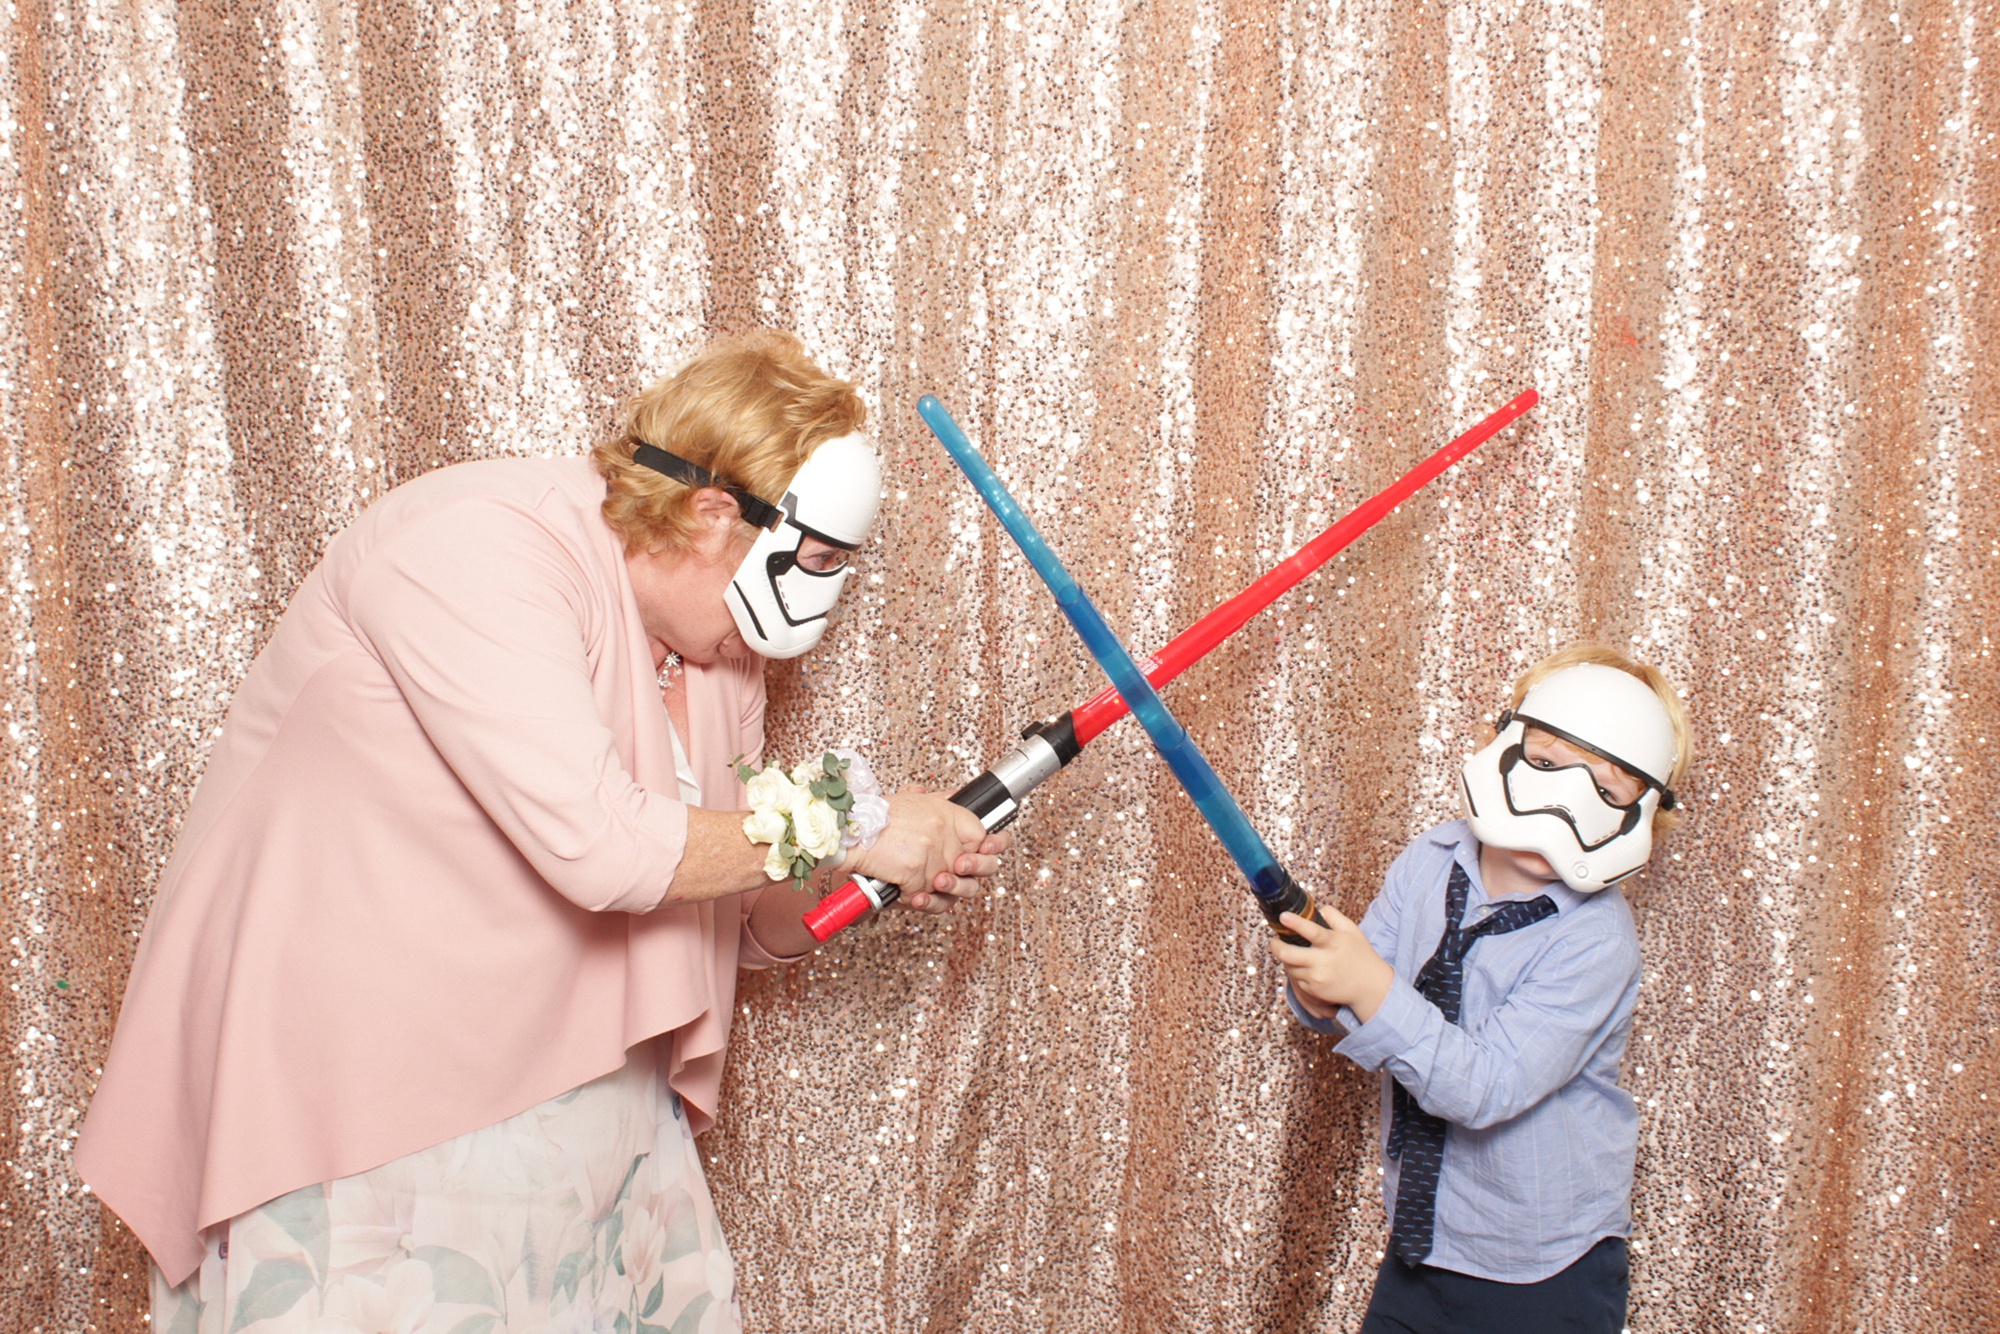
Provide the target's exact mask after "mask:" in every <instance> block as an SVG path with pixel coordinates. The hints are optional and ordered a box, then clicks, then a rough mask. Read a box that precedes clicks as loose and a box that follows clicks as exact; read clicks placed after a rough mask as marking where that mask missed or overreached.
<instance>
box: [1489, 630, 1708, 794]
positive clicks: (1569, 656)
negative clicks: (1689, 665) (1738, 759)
mask: <svg viewBox="0 0 2000 1334" xmlns="http://www.w3.org/2000/svg"><path fill="white" fill-rule="evenodd" d="M1584 663H1592V664H1595V665H1596V666H1599V667H1615V668H1617V669H1618V670H1619V671H1621V672H1624V673H1625V674H1626V675H1627V676H1635V677H1637V678H1639V680H1641V681H1643V682H1645V683H1646V685H1647V687H1648V688H1649V689H1651V690H1652V692H1653V694H1654V695H1656V696H1657V697H1658V698H1659V701H1660V707H1662V708H1664V709H1665V710H1666V711H1667V720H1668V721H1669V722H1670V723H1672V724H1673V729H1674V768H1673V772H1672V773H1671V774H1668V775H1666V776H1665V777H1666V784H1667V786H1668V787H1670V788H1673V789H1674V790H1675V795H1676V796H1678V795H1679V789H1680V785H1681V779H1682V778H1684V777H1686V776H1687V771H1688V766H1689V765H1690V764H1691V763H1693V761H1694V727H1693V725H1692V724H1690V723H1689V722H1688V716H1687V708H1686V706H1685V705H1683V704H1682V703H1681V697H1680V695H1679V694H1678V693H1677V692H1676V691H1675V690H1674V686H1673V683H1672V682H1671V681H1669V680H1667V678H1666V676H1665V674H1664V673H1662V672H1661V671H1660V669H1659V668H1657V667H1651V666H1648V665H1647V664H1645V663H1643V662H1638V661H1635V660H1633V659H1632V658H1628V657H1626V656H1625V655H1624V654H1623V653H1620V652H1619V651H1618V650H1617V649H1615V648H1609V647H1606V646H1605V645H1603V644H1572V645H1570V646H1569V647H1568V648H1566V649H1563V650H1562V651H1561V652H1558V653H1551V654H1550V655H1549V656H1548V657H1546V658H1543V659H1542V660H1541V661H1540V662H1538V663H1536V664H1535V665H1534V666H1532V667H1530V668H1529V669H1528V670H1527V671H1525V672H1522V673H1521V676H1520V679H1519V680H1517V681H1515V682H1514V698H1513V700H1512V701H1511V702H1510V703H1509V704H1508V708H1510V709H1518V708H1520V707H1521V701H1522V700H1524V699H1526V698H1527V697H1528V692H1529V691H1530V690H1532V689H1534V688H1535V685H1536V683H1538V682H1540V681H1542V680H1544V679H1546V678H1547V677H1550V676H1554V675H1555V674H1556V673H1557V672H1559V671H1561V670H1563V669H1564V668H1565V667H1577V666H1581V665H1582V664H1584ZM1633 776H1634V777H1635V778H1636V777H1637V776H1638V775H1636V774H1635V775H1633ZM1655 777H1658V775H1655ZM1680 822H1681V813H1680V810H1679V808H1678V806H1677V807H1676V809H1674V810H1671V811H1655V812H1654V813H1653V828H1654V829H1656V830H1666V829H1672V828H1673V827H1674V826H1675V825H1677V824H1679V823H1680Z"/></svg>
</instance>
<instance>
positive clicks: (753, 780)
mask: <svg viewBox="0 0 2000 1334" xmlns="http://www.w3.org/2000/svg"><path fill="white" fill-rule="evenodd" d="M791 785H792V781H791V780H790V779H789V778H786V777H785V774H784V771H783V770H782V769H775V768H773V769H766V770H764V771H763V772H762V773H755V774H752V775H750V778H749V781H747V782H746V783H744V784H743V796H744V799H745V800H747V801H748V802H749V803H750V804H751V805H752V806H755V807H756V808H757V809H758V810H773V811H781V812H783V811H789V810H791V807H790V806H789V805H786V804H784V803H783V798H784V795H785V792H786V791H787V789H789V788H790V787H791Z"/></svg>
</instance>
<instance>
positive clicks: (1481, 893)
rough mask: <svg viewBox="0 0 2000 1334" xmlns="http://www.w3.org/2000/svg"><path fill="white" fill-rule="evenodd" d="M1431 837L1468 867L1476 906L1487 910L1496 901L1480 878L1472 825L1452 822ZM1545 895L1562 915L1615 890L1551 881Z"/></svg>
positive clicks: (1431, 839)
mask: <svg viewBox="0 0 2000 1334" xmlns="http://www.w3.org/2000/svg"><path fill="white" fill-rule="evenodd" d="M1427 837H1428V838H1429V839H1430V841H1431V842H1433V843H1435V844H1437V845H1438V846H1439V847H1441V848H1449V849H1450V850H1451V859H1452V860H1453V861H1455V862H1457V863H1458V864H1459V865H1460V866H1463V867H1464V868H1465V874H1466V875H1467V876H1468V877H1470V879H1471V880H1472V891H1473V899H1472V903H1473V906H1474V907H1483V906H1486V905H1490V904H1491V903H1493V902H1494V900H1492V899H1490V898H1488V897H1487V894H1486V882H1485V881H1484V880H1483V879H1481V878H1480V875H1479V840H1478V839H1476V838H1474V837H1473V836H1472V826H1471V825H1469V824H1467V823H1466V822H1465V821H1464V820H1452V821H1450V822H1449V823H1447V824H1441V825H1439V826H1438V827H1437V828H1435V829H1433V830H1431V831H1430V833H1429V835H1428V836H1427ZM1542 892H1543V893H1544V894H1547V895H1548V896H1549V901H1550V902H1552V903H1554V904H1555V905H1556V912H1557V914H1558V915H1560V914H1562V913H1567V912H1573V911H1575V910H1576V909H1577V908H1580V907H1582V906H1583V905H1584V903H1586V902H1587V901H1589V900H1590V899H1594V898H1596V897H1597V895H1598V894H1609V893H1611V892H1612V891H1611V890H1610V889H1602V890H1599V891H1598V892H1597V894H1583V893H1579V892H1578V891H1576V890H1574V889H1571V888H1570V887H1569V886H1568V885H1566V884H1564V883H1563V882H1562V881H1560V880H1551V881H1549V882H1548V884H1547V885H1546V886H1545V887H1544V888H1543V890H1542ZM1533 898H1534V896H1533V895H1530V896H1529V897H1528V899H1526V900H1523V902H1532V901H1533Z"/></svg>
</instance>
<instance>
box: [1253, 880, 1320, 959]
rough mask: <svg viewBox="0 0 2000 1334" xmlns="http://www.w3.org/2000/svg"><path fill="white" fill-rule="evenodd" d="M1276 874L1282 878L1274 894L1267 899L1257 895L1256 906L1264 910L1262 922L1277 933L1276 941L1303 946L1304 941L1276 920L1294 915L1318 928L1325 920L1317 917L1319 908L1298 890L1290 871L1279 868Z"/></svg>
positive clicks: (1298, 887) (1307, 895)
mask: <svg viewBox="0 0 2000 1334" xmlns="http://www.w3.org/2000/svg"><path fill="white" fill-rule="evenodd" d="M1278 874H1279V875H1280V876H1281V877H1283V878H1282V879H1281V880H1280V881H1279V882H1278V884H1277V885H1276V886H1275V892H1273V893H1271V894H1270V895H1269V896H1268V897H1267V896H1266V895H1264V894H1262V893H1260V894H1258V895H1257V906H1258V907H1260V908H1262V909H1263V910H1264V920H1265V921H1267V922H1269V923H1270V924H1271V927H1272V929H1273V930H1275V931H1276V932H1277V933H1278V939H1280V940H1282V941H1284V942H1285V943H1286V944H1287V945H1303V944H1305V943H1306V942H1305V941H1303V940H1301V939H1300V938H1299V937H1298V936H1296V935H1293V934H1292V933H1291V932H1290V931H1287V930H1285V928H1283V927H1282V926H1279V925H1278V918H1279V917H1280V916H1282V915H1283V914H1285V913H1294V914H1296V915H1298V916H1300V917H1303V918H1305V919H1306V920H1307V921H1308V922H1315V923H1317V924H1318V925H1320V926H1325V925H1326V918H1324V917H1321V916H1320V915H1319V908H1318V906H1317V905H1316V904H1314V903H1313V900H1312V895H1310V894H1308V893H1306V892H1305V890H1304V889H1302V888H1300V886H1299V882H1298V881H1296V880H1294V879H1292V873H1291V872H1290V871H1287V870H1285V869H1284V868H1283V867H1279V868H1278ZM1260 888H1261V887H1260Z"/></svg>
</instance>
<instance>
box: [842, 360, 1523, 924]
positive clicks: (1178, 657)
mask: <svg viewBox="0 0 2000 1334" xmlns="http://www.w3.org/2000/svg"><path fill="white" fill-rule="evenodd" d="M1540 401H1541V395H1539V394H1537V393H1536V392H1535V391H1534V390H1532V389H1529V390H1526V391H1524V392H1522V393H1521V394H1519V395H1518V396H1516V397H1515V398H1514V399H1513V400H1512V401H1511V402H1509V403H1508V404H1507V405H1506V406H1505V407H1503V408H1501V409H1500V410H1499V411H1498V412H1495V413H1494V414H1493V415H1492V416H1490V417H1488V418H1487V419H1486V420H1485V421H1482V422H1480V423H1479V425H1477V426H1475V427H1473V428H1472V429H1471V430H1469V431H1467V432H1466V433H1465V434H1464V435H1461V436H1459V437H1458V438H1457V439H1456V440H1453V441H1452V442H1451V443H1450V444H1448V445H1446V446H1445V447H1444V448H1442V449H1440V450H1438V451H1437V452H1436V453H1435V454H1432V455H1431V456H1430V457H1429V458H1427V459H1425V460H1424V461H1423V462H1422V463H1419V464H1418V465H1417V466H1416V467H1414V468H1412V469H1410V470H1409V471H1408V472H1406V473H1404V474H1403V475H1402V476H1401V477H1398V478H1397V479H1396V480H1395V481H1394V482H1392V483H1390V484H1389V485H1388V486H1386V487H1384V488H1383V489H1382V490H1381V491H1380V492H1378V493H1376V494H1375V495H1373V496H1371V497H1369V498H1368V499H1367V500H1365V501H1363V502H1362V503H1361V504H1359V505H1357V506H1355V508H1354V509H1353V511H1352V512H1351V513H1349V514H1348V515H1347V516H1346V517H1344V518H1342V519H1341V520H1339V521H1338V522H1337V523H1335V524H1334V525H1333V526H1332V527H1330V528H1328V529H1327V530H1326V531H1325V532H1323V533H1321V534H1320V535H1319V536H1318V537H1315V538H1314V539H1313V540H1312V541H1310V542H1308V543H1306V544H1305V545H1304V546H1303V547H1300V548H1299V549H1298V550H1297V551H1295V552H1293V553H1292V555H1290V556H1289V557H1287V558H1286V559H1285V560H1284V562H1283V563H1282V564H1280V565H1278V566H1277V567H1276V568H1275V569H1273V570H1271V571H1269V572H1268V573H1266V574H1265V575H1263V576H1262V577H1261V578H1259V579H1258V580H1257V581H1256V582H1255V583H1253V584H1251V585H1250V586H1249V587H1248V588H1246V589H1244V590H1243V591H1242V592H1241V593H1238V594H1237V595H1236V596H1235V597H1233V598H1231V599H1229V601H1227V602H1225V603H1223V604H1222V605H1221V606H1219V607H1217V608H1216V609H1215V610H1213V611H1211V612H1209V613H1208V615H1206V616H1204V617H1202V618H1201V619H1200V620H1199V621H1196V622H1195V623H1194V624H1193V625H1191V626H1189V627H1188V628H1187V629H1186V630H1183V631H1182V632H1181V633H1180V634H1178V635H1176V636H1175V637H1174V639H1173V640H1172V642H1170V643H1169V644H1168V645H1167V646H1166V647H1165V648H1163V649H1161V650H1160V651H1159V652H1158V653H1157V654H1155V655H1154V656H1153V657H1151V658H1148V659H1147V660H1146V662H1145V664H1144V670H1145V674H1146V679H1147V680H1148V681H1150V682H1152V684H1153V685H1154V687H1155V688H1158V687H1160V686H1164V685H1165V684H1166V683H1167V682H1169V681H1171V680H1173V679H1174V678H1175V677H1176V676H1179V675H1180V674H1181V673H1182V672H1184V671H1186V670H1187V669H1188V668H1189V667H1191V666H1192V665H1194V664H1195V663H1196V662H1198V661H1200V660H1201V658H1203V657H1204V656H1206V655H1207V653H1208V652H1209V651H1210V650H1211V649H1213V648H1214V647H1215V646H1216V645H1217V644H1220V643H1221V642H1222V641H1223V640H1225V639H1227V638H1229V636H1231V635H1233V634H1235V633H1236V632H1237V631H1238V630H1240V629H1242V628H1243V627H1244V625H1246V624H1247V623H1248V622H1249V620H1250V618H1251V617H1253V616H1255V615H1256V614H1257V613H1258V612H1260V611H1263V610H1264V609H1265V608H1266V607H1268V606H1270V605H1271V604H1272V603H1273V602H1276V601H1277V600H1278V599H1279V598H1281V597H1283V596H1284V595H1285V594H1286V593H1288V592H1290V591H1291V590H1292V588H1294V587H1295V586H1296V585H1297V584H1298V583H1299V582H1300V581H1301V580H1303V579H1304V578H1305V577H1306V576H1307V575H1309V574H1311V573H1313V571H1315V570H1317V569H1319V567H1320V566H1322V565H1324V564H1326V563H1327V562H1328V561H1329V560H1332V559H1333V557H1334V556H1335V555H1336V554H1337V553H1339V552H1340V551H1341V550H1342V549H1343V548H1344V547H1346V546H1347V545H1348V544H1349V543H1351V542H1353V541H1354V539H1355V538H1357V537H1359V536H1361V535H1362V534H1363V533H1365V532H1367V531H1368V530H1369V529H1370V528H1373V527H1374V526H1375V525H1376V524H1377V523H1380V522H1381V521H1382V519H1383V518H1384V517H1385V516H1387V515H1388V513H1389V512H1390V511H1391V510H1393V509H1395V508H1396V506H1398V505H1400V504H1402V503H1403V502H1404V501H1405V500H1408V499H1409V498H1410V497H1411V496H1413V495H1415V494H1416V493H1417V492H1418V491H1420V490H1421V489H1423V487H1424V486H1426V485H1427V484H1429V483H1430V482H1431V481H1433V480H1435V479H1436V478H1437V476H1438V475H1439V474H1440V473H1442V472H1444V470H1445V469H1447V468H1449V467H1451V465H1452V464H1454V463H1456V462H1458V461H1459V460H1460V459H1462V458H1464V457H1465V456H1466V455H1467V454H1470V453H1471V452H1472V451H1473V450H1475V449H1477V448H1479V447H1480V446H1481V445H1483V444H1485V443H1486V442H1487V441H1488V440H1490V439H1492V438H1493V437H1494V436H1495V435H1498V434H1499V433H1500V432H1501V431H1503V430H1505V429H1506V428H1507V427H1508V426H1509V425H1511V424H1512V423H1513V422H1514V420H1515V418H1517V417H1519V416H1520V415H1521V414H1522V413H1524V412H1526V411H1527V410H1528V409H1530V408H1532V407H1534V406H1535V404H1537V403H1539V402H1540ZM1129 712H1131V710H1130V709H1129V708H1128V707H1127V705H1126V703H1125V700H1124V698H1123V697H1122V696H1120V695H1119V693H1118V691H1117V690H1116V689H1114V688H1112V687H1109V686H1107V687H1106V688H1105V689H1103V690H1100V691H1099V692H1097V694H1095V695H1093V696H1091V697H1090V699H1088V700H1087V701H1085V702H1084V703H1083V704H1081V705H1078V706H1077V707H1076V708H1074V709H1072V710H1070V711H1069V712H1068V713H1066V714H1064V715H1063V716H1062V717H1060V718H1057V719H1056V720H1055V721H1053V722H1047V723H1036V724H1035V725H1034V726H1032V727H1030V728H1028V729H1027V730H1026V731H1025V732H1023V733H1022V734H1021V742H1020V744H1019V745H1017V746H1015V747H1014V749H1013V750H1011V751H1009V752H1008V753H1007V755H1006V756H1005V757H1004V758H1003V759H1002V760H1000V762H999V763H997V764H995V765H994V766H993V767H992V768H991V769H988V770H987V771H986V772H985V773H983V774H981V775H979V777H977V778H975V779H973V780H972V781H971V782H970V783H967V784H966V785H965V786H964V787H962V788H960V789H959V790H958V791H957V792H954V793H953V794H952V797H951V799H952V800H953V801H954V802H957V803H958V804H959V805H961V806H963V807H965V808H966V809H967V810H969V811H971V812H973V814H975V815H977V816H978V817H979V818H980V821H981V823H983V824H984V825H985V826H986V827H987V828H988V829H1001V828H1004V827H1005V826H1006V825H1008V824H1009V823H1011V822H1012V821H1013V819H1014V817H1015V816H1016V815H1018V814H1019V813H1020V809H1021V802H1022V800H1023V799H1024V798H1026V797H1027V795H1028V793H1030V792H1032V791H1033V790H1034V789H1035V788H1036V787H1038V786H1040V785H1041V784H1042V782H1043V781H1044V780H1046V779H1047V778H1048V777H1049V776H1050V775H1051V774H1054V773H1055V772H1056V771H1057V770H1059V769H1061V768H1062V767H1063V766H1064V765H1066V764H1068V763H1069V762H1070V761H1071V760H1073V759H1075V758H1076V757H1077V755H1078V754H1079V753H1080V752H1081V751H1082V750H1083V748H1084V746H1086V745H1088V744H1089V743H1090V742H1092V741H1094V740H1095V739H1096V738H1097V737H1098V736H1099V735H1101V734H1102V733H1103V731H1104V729H1105V728H1107V727H1109V726H1111V724H1113V723H1115V722H1117V721H1118V720H1119V719H1120V718H1123V717H1124V716H1125V715H1126V714H1127V713H1129ZM901 892H902V891H901V890H900V889H898V888H897V887H896V886H895V885H889V884H884V883H882V882H881V881H879V880H872V879H870V878H869V877H867V876H856V877H854V878H853V879H852V880H849V881H848V882H847V883H846V884H844V885H842V886H841V887H840V888H839V889H836V890H834V891H833V892H832V893H831V894H829V895H827V896H826V897H825V898H823V899H821V900H820V901H819V905H818V906H817V907H815V908H814V909H813V910H812V911H811V912H809V913H807V914H806V916H805V924H806V929H807V930H809V931H811V932H812V933H813V938H814V939H816V940H818V941H820V942H822V943H824V942H826V941H828V940H831V939H832V938H833V937H834V935H835V934H836V933H838V932H840V931H841V930H843V929H844V928H846V927H848V926H850V925H852V924H853V923H854V922H855V921H857V920H859V919H860V918H861V917H862V916H864V915H866V914H867V913H868V912H869V911H870V910H871V909H875V908H883V907H887V906H888V905H889V904H891V903H893V902H895V901H896V898H897V896H898V895H899V894H901Z"/></svg>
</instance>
